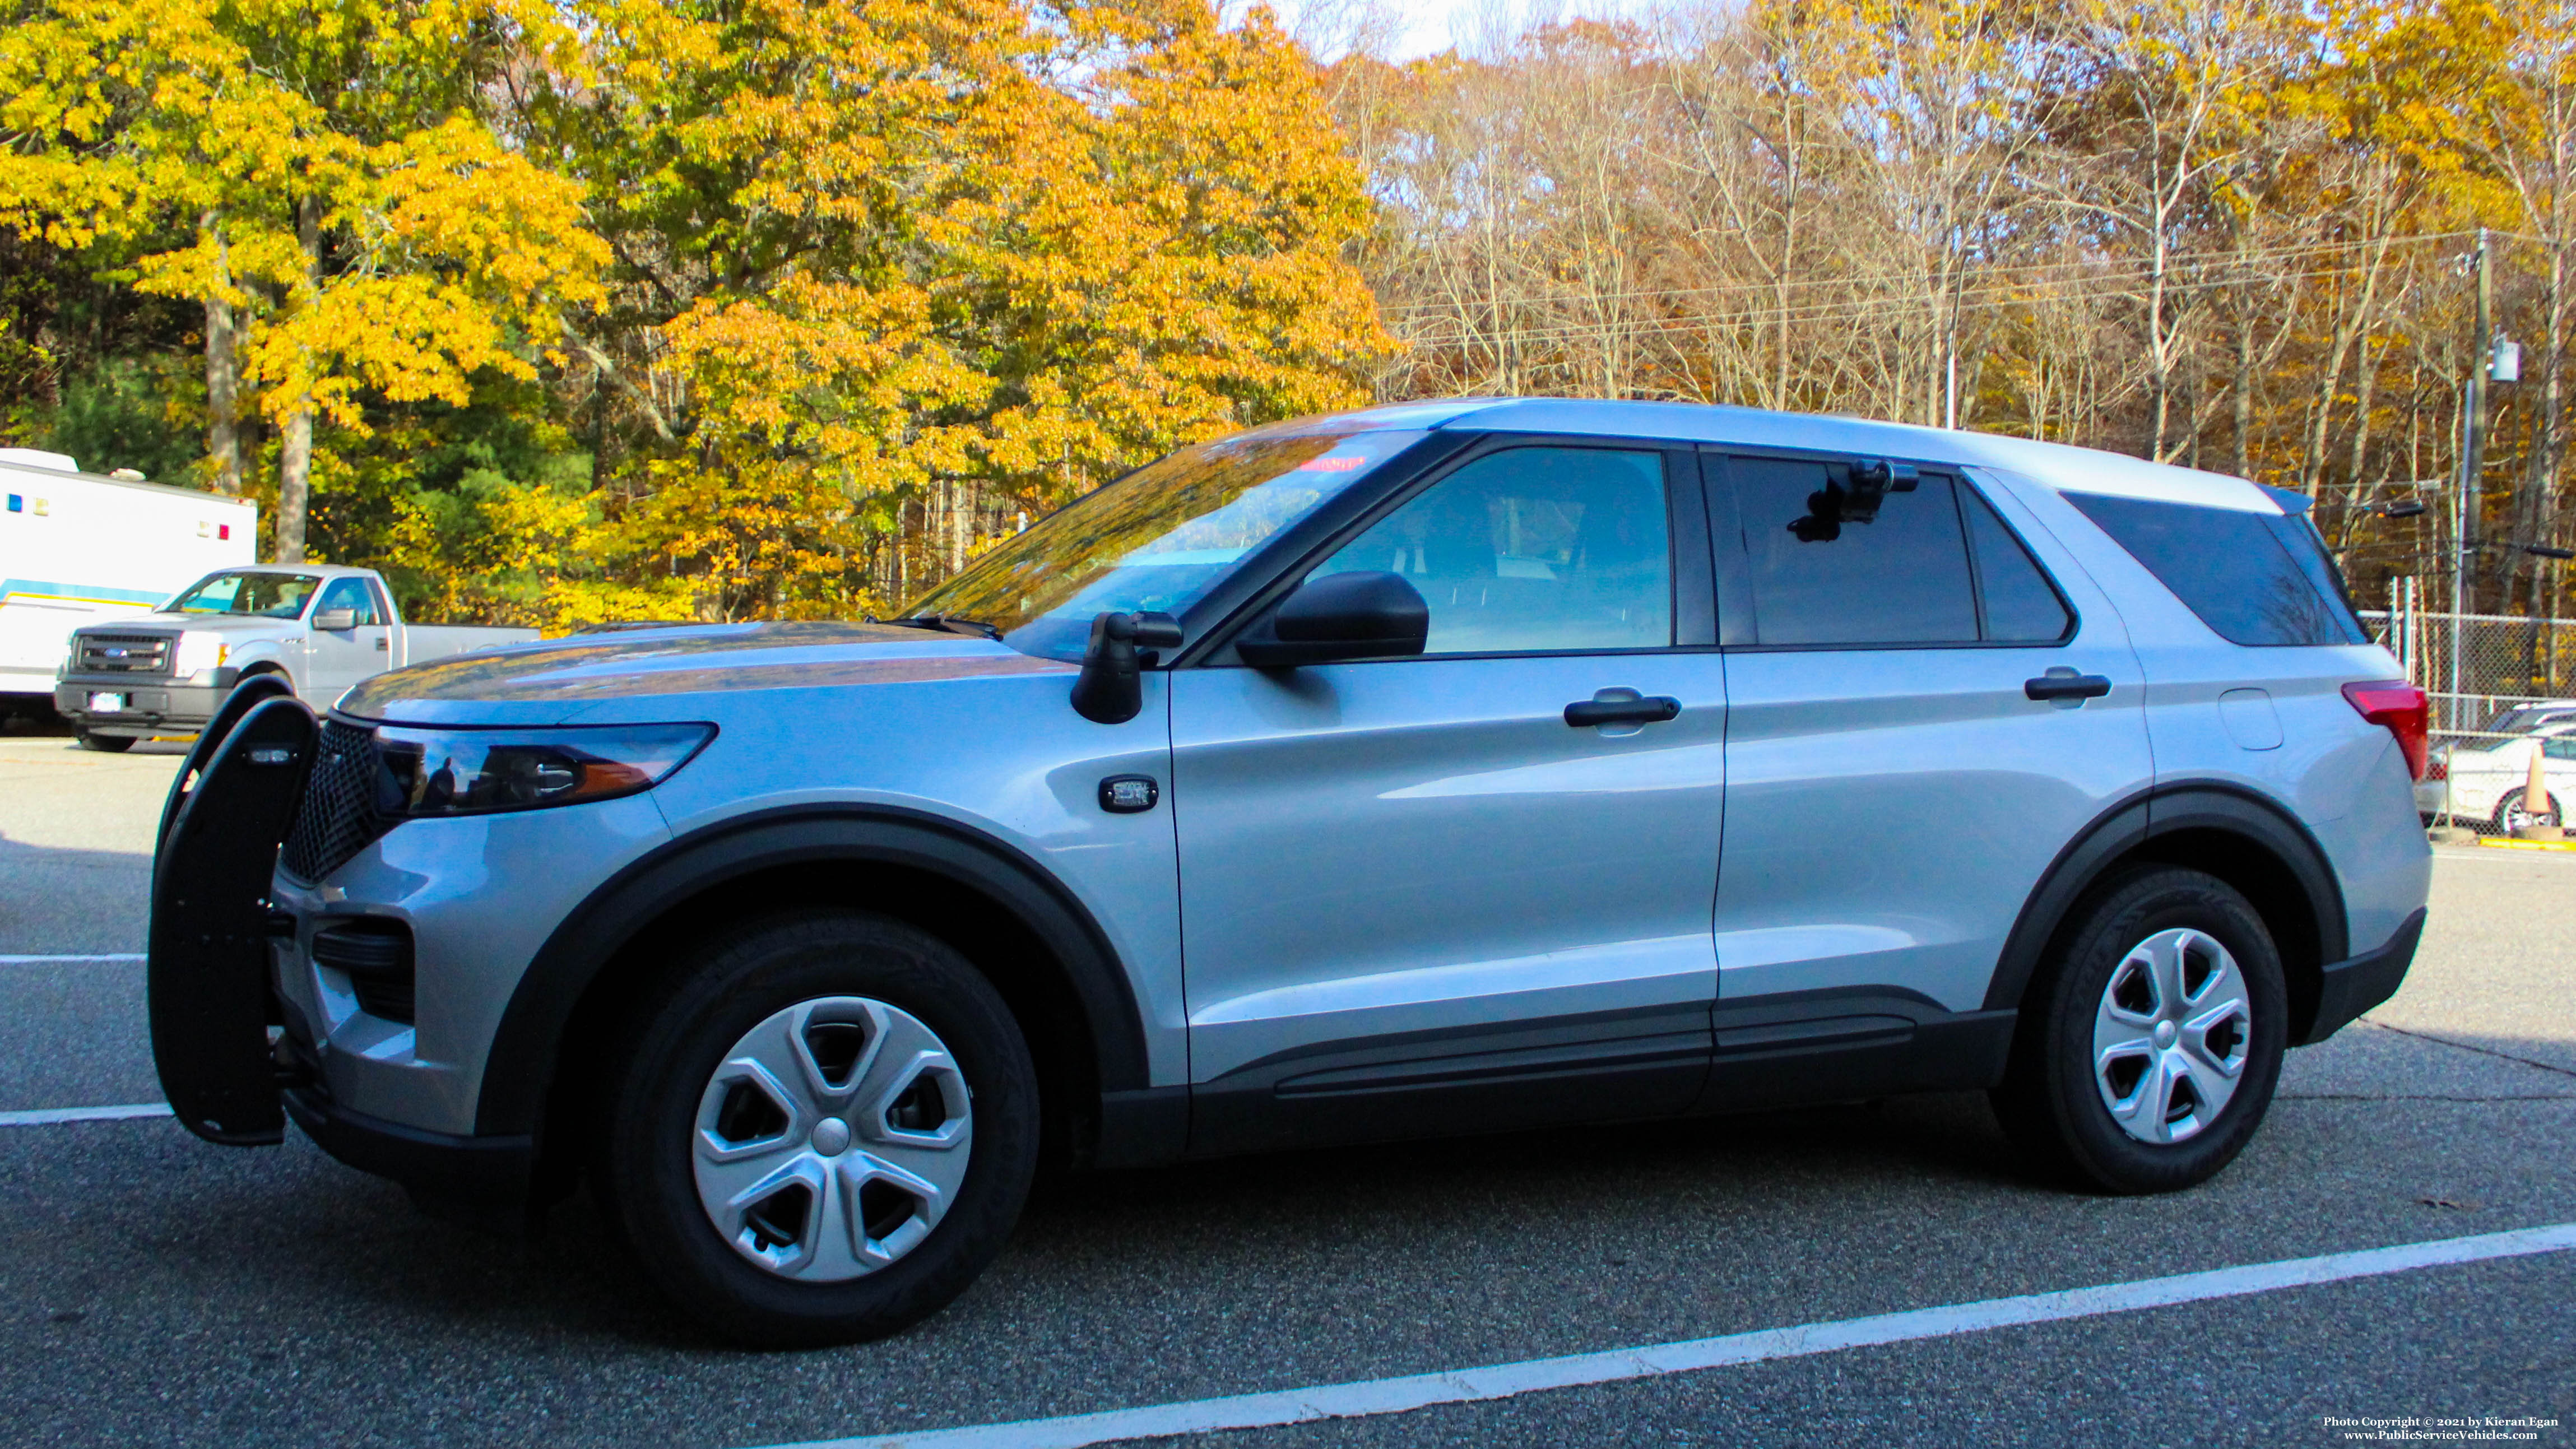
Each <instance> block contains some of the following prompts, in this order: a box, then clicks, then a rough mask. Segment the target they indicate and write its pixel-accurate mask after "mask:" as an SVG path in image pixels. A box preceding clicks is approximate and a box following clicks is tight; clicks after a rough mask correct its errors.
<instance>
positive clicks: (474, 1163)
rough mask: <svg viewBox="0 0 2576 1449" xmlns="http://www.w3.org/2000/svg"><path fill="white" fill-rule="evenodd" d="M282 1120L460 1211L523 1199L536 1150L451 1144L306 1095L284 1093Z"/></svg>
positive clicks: (308, 1091) (502, 1142) (338, 1153)
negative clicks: (287, 1120) (284, 1105)
mask: <svg viewBox="0 0 2576 1449" xmlns="http://www.w3.org/2000/svg"><path fill="white" fill-rule="evenodd" d="M286 1115H287V1116H289V1117H292V1118H294V1119H295V1125H296V1126H297V1127H299V1128H301V1129H303V1132H304V1135H305V1136H307V1137H310V1138H312V1139H313V1140H314V1141H315V1142H316V1143H318V1144H320V1145H321V1148H322V1150H323V1151H325V1152H328V1153H330V1154H331V1155H332V1156H333V1157H336V1158H338V1159H340V1160H341V1161H342V1162H344V1163H347V1164H348V1165H349V1166H351V1167H354V1168H356V1169H358V1170H359V1171H360V1172H372V1173H374V1174H375V1175H376V1176H378V1177H389V1178H392V1179H393V1180H394V1181H396V1182H399V1183H401V1184H402V1185H403V1186H405V1187H407V1188H410V1189H411V1190H412V1191H413V1192H414V1193H415V1194H416V1195H418V1196H420V1197H423V1198H426V1199H429V1200H431V1201H434V1202H438V1203H449V1204H457V1205H460V1206H467V1205H470V1206H496V1207H497V1206H504V1205H509V1204H515V1203H524V1202H526V1201H528V1200H529V1196H530V1194H529V1188H530V1185H531V1182H532V1181H533V1169H534V1167H535V1165H536V1147H535V1143H534V1141H533V1140H532V1139H530V1138H527V1137H452V1136H449V1135H448V1134H446V1133H443V1132H424V1131H421V1130H420V1129H419V1128H417V1127H405V1126H403V1125H402V1124H401V1123H399V1122H388V1121H386V1120H384V1119H383V1118H381V1117H370V1116H368V1115H367V1114H365V1113H364V1112H352V1111H350V1110H349V1109H348V1108H346V1107H343V1106H340V1105H339V1104H337V1103H335V1102H333V1101H331V1100H330V1099H329V1098H327V1097H325V1096H323V1095H322V1094H321V1093H319V1092H317V1091H315V1090H313V1089H312V1088H311V1087H297V1088H293V1089H291V1090H289V1091H288V1092H287V1093H286Z"/></svg>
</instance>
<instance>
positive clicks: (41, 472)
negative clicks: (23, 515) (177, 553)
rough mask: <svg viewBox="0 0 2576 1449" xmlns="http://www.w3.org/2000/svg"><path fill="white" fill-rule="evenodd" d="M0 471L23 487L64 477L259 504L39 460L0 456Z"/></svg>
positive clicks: (207, 500) (214, 500) (205, 500)
mask: <svg viewBox="0 0 2576 1449" xmlns="http://www.w3.org/2000/svg"><path fill="white" fill-rule="evenodd" d="M0 475H6V476H7V477H8V479H9V481H10V483H11V484H12V485H14V487H18V488H23V487H26V486H27V485H28V483H30V482H34V483H37V484H46V483H52V484H60V483H63V482H65V481H77V482H81V483H95V484H97V485H98V486H100V487H102V488H132V489H136V490H138V491H140V492H144V493H162V494H169V495H174V496H176V497H180V498H185V499H188V500H190V501H191V502H196V503H225V504H230V505H232V506H233V507H235V508H256V507H258V506H259V505H258V504H257V503H255V502H253V501H252V500H250V499H248V498H234V497H230V496H228V495H226V494H222V493H216V492H213V491H211V490H208V489H204V488H182V487H180V486H179V485H178V484H176V483H154V482H151V481H149V480H148V479H139V478H110V477H108V476H106V475H105V474H103V473H84V472H80V471H78V470H76V469H69V468H47V467H44V466H42V465H40V464H35V463H20V462H15V461H13V460H10V459H6V458H0Z"/></svg>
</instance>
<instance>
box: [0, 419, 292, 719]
mask: <svg viewBox="0 0 2576 1449" xmlns="http://www.w3.org/2000/svg"><path fill="white" fill-rule="evenodd" d="M258 539H259V505H257V504H255V503H252V502H250V501H248V500H247V499H241V498H227V497H224V496H223V495H222V494H219V493H204V492H200V491H198V490H197V489H194V488H174V487H171V486H170V485H168V484H164V483H144V482H134V481H129V480H127V479H122V478H103V477H100V476H99V475H97V474H95V473H83V472H81V471H80V470H79V468H78V467H77V466H76V465H75V464H74V462H73V460H71V459H70V458H67V457H65V456H63V455H62V454H60V453H43V452H38V451H36V450H34V449H32V448H0V712H24V711H31V710H35V709H39V708H44V707H49V706H50V705H51V703H52V699H53V693H54V672H55V670H56V669H58V668H59V667H61V665H62V662H63V658H64V652H65V650H66V649H67V648H68V647H69V644H70V639H71V632H72V630H73V629H75V628H78V627H79V626H80V625H83V624H97V623H105V622H109V621H112V620H114V619H116V618H118V617H121V616H123V615H127V614H142V613H149V612H150V611H151V610H152V609H154V608H155V607H157V606H159V605H160V604H161V603H163V602H164V601H166V600H168V599H169V598H170V596H171V595H173V594H176V593H178V592H179V591H180V590H181V589H184V588H186V587H187V586H188V585H190V584H192V583H195V582H196V581H197V580H198V579H200V578H203V577H204V576H205V575H207V574H209V573H212V572H213V571H215V570H216V569H220V568H229V567H234V566H237V565H241V564H247V563H250V562H253V551H254V550H255V549H256V548H257V546H258Z"/></svg>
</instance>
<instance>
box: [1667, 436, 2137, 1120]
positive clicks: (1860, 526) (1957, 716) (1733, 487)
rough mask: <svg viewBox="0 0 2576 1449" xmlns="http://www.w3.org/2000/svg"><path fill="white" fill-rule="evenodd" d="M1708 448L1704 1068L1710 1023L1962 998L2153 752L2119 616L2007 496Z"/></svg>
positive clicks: (1904, 1007) (1923, 1009) (1866, 1014)
mask: <svg viewBox="0 0 2576 1449" xmlns="http://www.w3.org/2000/svg"><path fill="white" fill-rule="evenodd" d="M1709 461H1710V465H1711V472H1712V481H1713V482H1714V483H1715V484H1716V485H1717V486H1715V487H1713V488H1712V490H1711V500H1712V501H1711V511H1712V514H1713V515H1714V516H1716V517H1717V518H1718V519H1719V520H1720V527H1719V530H1718V531H1719V534H1720V538H1719V548H1718V551H1717V563H1718V569H1719V573H1720V576H1721V578H1722V580H1723V581H1724V587H1723V588H1722V590H1721V597H1722V599H1723V600H1724V601H1725V603H1726V604H1727V605H1730V606H1732V607H1731V608H1730V609H1729V611H1728V612H1729V617H1730V618H1731V619H1733V620H1734V621H1735V626H1736V627H1735V628H1734V629H1731V630H1730V635H1729V641H1728V642H1729V645H1730V649H1729V652H1728V655H1727V688H1728V697H1729V706H1730V710H1731V719H1730V724H1729V734H1728V738H1727V776H1728V780H1729V793H1728V797H1727V811H1726V814H1727V821H1726V847H1725V855H1724V860H1723V862H1722V868H1721V869H1720V871H1719V878H1718V891H1717V960H1718V979H1719V988H1718V995H1719V1009H1718V1013H1717V1033H1718V1049H1719V1060H1720V1063H1721V1069H1720V1071H1719V1073H1718V1075H1717V1077H1716V1078H1715V1079H1713V1080H1714V1082H1715V1083H1716V1084H1717V1085H1723V1084H1724V1083H1725V1082H1726V1081H1727V1080H1728V1079H1729V1073H1728V1072H1727V1070H1726V1069H1725V1067H1724V1065H1723V1064H1724V1063H1725V1062H1726V1061H1727V1059H1728V1053H1729V1051H1730V1047H1731V1045H1732V1041H1731V1031H1730V1023H1735V1024H1738V1026H1740V1028H1741V1030H1740V1033H1739V1034H1740V1035H1741V1036H1742V1037H1743V1038H1744V1040H1745V1042H1746V1043H1747V1044H1748V1045H1749V1046H1756V1047H1761V1048H1764V1049H1776V1048H1777V1047H1778V1045H1779V1044H1780V1043H1782V1042H1784V1041H1786V1040H1789V1039H1791V1038H1793V1037H1795V1036H1796V1035H1797V1029H1796V1024H1797V1023H1799V1022H1802V1021H1803V1022H1811V1023H1812V1024H1813V1025H1814V1026H1815V1027H1816V1029H1817V1031H1818V1032H1819V1033H1820V1036H1822V1037H1830V1036H1831V1035H1832V1034H1833V1032H1834V1031H1846V1032H1858V1033H1861V1034H1862V1035H1866V1034H1867V1033H1868V1031H1870V1030H1873V1029H1894V1030H1895V1031H1896V1033H1897V1034H1898V1035H1902V1034H1903V1032H1904V1031H1905V1030H1906V1029H1907V1028H1906V1027H1905V1025H1904V1024H1905V1023H1907V1022H1909V1021H1911V1022H1915V1023H1917V1024H1920V1023H1922V1022H1927V1021H1939V1020H1940V1019H1941V1018H1942V1017H1943V1016H1944V1015H1945V1014H1947V1013H1962V1012H1973V1011H1976V1010H1978V1009H1980V1007H1981V1006H1982V1005H1983V1004H1984V998H1985V994H1986V988H1987V984H1988V981H1989V980H1990V978H1991V977H1992V975H1993V973H1994V970H1995V965H1996V961H1997V958H1998V956H1999V955H2000V954H2001V952H2002V949H2003V945H2004V939H2005V937H2006V935H2007V934H2008V933H2009V932H2010V931H2011V929H2012V926H2013V923H2014V921H2015V919H2016V918H2017V917H2018V916H2019V914H2020V912H2021V909H2022V905H2023V903H2024V902H2025V901H2026V900H2028V899H2029V897H2030V894H2031V891H2032V889H2033V888H2034V887H2035V886H2036V885H2037V884H2038V882H2039V879H2040V876H2041V875H2042V873H2044V872H2045V871H2046V870H2047V868H2048V865H2049V863H2050V861H2051V860H2053V859H2054V858H2055V857H2056V855H2057V853H2058V852H2059V851H2060V850H2061V849H2063V848H2064V847H2065V846H2066V845H2067V844H2068V842H2069V841H2071V840H2072V839H2074V837H2075V836H2076V835H2078V834H2079V833H2080V832H2081V831H2082V830H2083V829H2084V828H2085V827H2086V826H2087V825H2088V824H2090V823H2091V822H2092V821H2093V820H2094V819H2095V818H2097V817H2098V816H2099V815H2101V814H2102V813H2103V812H2104V811H2105V810H2106V809H2107V808H2108V807H2110V806H2111V805H2112V804H2113V803H2114V802H2116V801H2117V800H2119V799H2120V798H2122V797H2124V796H2126V795H2128V794H2130V793H2132V792H2134V791H2138V790H2142V789H2144V788H2145V787H2146V786H2147V785H2148V784H2149V783H2150V782H2151V780H2152V778H2153V773H2154V771H2153V766H2152V764H2151V763H2150V760H2149V758H2148V752H2147V736H2146V727H2145V723H2144V720H2143V717H2142V714H2141V709H2140V701H2141V697H2142V685H2141V680H2140V674H2139V668H2138V663H2137V660H2136V657H2135V655H2134V654H2133V653H2132V651H2131V650H2130V648H2129V644H2128V637H2127V634H2126V632H2125V631H2124V630H2123V629H2122V627H2121V624H2120V621H2119V617H2118V616H2117V615H2116V614H2115V613H2114V612H2113V611H2112V609H2111V607H2110V604H2109V601H2108V600H2107V599H2105V598H2104V597H2102V595H2101V594H2100V593H2098V592H2097V591H2096V590H2094V588H2093V587H2092V585H2091V583H2090V582H2089V581H2088V580H2087V579H2086V578H2085V577H2084V576H2083V575H2082V573H2081V571H2080V570H2079V569H2077V568H2076V567H2075V565H2074V563H2073V561H2072V560H2071V559H2068V558H2066V557H2064V556H2063V555H2062V554H2061V553H2059V552H2058V551H2057V550H2056V549H2055V546H2054V543H2053V541H2051V540H2049V539H2048V538H2047V537H2046V535H2045V532H2044V530H2041V529H2039V528H2038V527H2037V526H2036V524H2035V522H2034V521H2033V520H2031V519H2030V518H2029V517H2028V515H2027V514H2024V513H2022V512H2021V511H2020V509H2019V505H2018V504H2017V503H2015V502H2013V500H2012V499H2011V498H2010V497H2009V496H2008V495H2005V494H2002V493H2000V492H1999V493H1998V495H1997V497H1996V499H1995V500H1994V501H1991V502H1990V501H1989V500H1988V499H1987V498H1985V497H1984V496H1982V495H1981V493H1980V491H1979V489H1978V488H1977V487H1976V486H1973V485H1972V483H1971V481H1970V480H1969V479H1968V478H1967V477H1965V476H1954V475H1950V474H1945V473H1939V472H1931V471H1926V472H1925V473H1923V474H1922V476H1921V479H1920V482H1919V484H1918V485H1917V486H1916V487H1915V488H1914V489H1913V490H1912V491H1909V492H1893V491H1891V492H1889V493H1888V494H1887V495H1886V497H1885V499H1884V502H1883V503H1882V504H1881V505H1880V507H1879V508H1878V511H1877V513H1876V516H1875V517H1874V518H1870V519H1868V520H1867V521H1859V520H1855V519H1845V518H1842V517H1839V516H1838V513H1839V509H1838V506H1837V503H1836V498H1837V494H1836V491H1835V490H1837V489H1838V488H1839V487H1840V481H1839V480H1842V479H1845V478H1848V477H1849V474H1848V473H1846V472H1842V471H1840V470H1838V469H1836V468H1835V466H1834V465H1833V464H1831V463H1830V462H1829V461H1827V460H1820V459H1802V458H1781V457H1753V456H1715V455H1713V456H1712V457H1711V458H1710V460H1709ZM1730 513H1731V514H1732V515H1733V516H1732V518H1731V519H1729V518H1728V515H1729V514H1730ZM2006 513H2011V514H2012V515H2013V518H2012V521H2011V523H2010V524H2008V523H2007V521H2006V517H2005V515H2006ZM2043 562H2044V565H2045V566H2043ZM2052 580H2053V581H2052ZM2069 676H2075V678H2073V679H2069V678H2068V677H2069ZM2033 681H2038V683H2036V684H2034V683H2033ZM2097 685H2099V686H2107V692H2105V693H2100V694H2098V695H2097V694H2092V693H2091V691H2092V690H2093V689H2094V688H2095V687H2096V686H2097ZM2034 693H2036V694H2039V695H2041V696H2047V697H2042V698H2034V697H2033V695H2034ZM1873 1024H1875V1027H1873ZM1998 1039H2000V1038H1998ZM1712 1089H1713V1090H1716V1089H1717V1087H1716V1086H1713V1088H1712Z"/></svg>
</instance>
